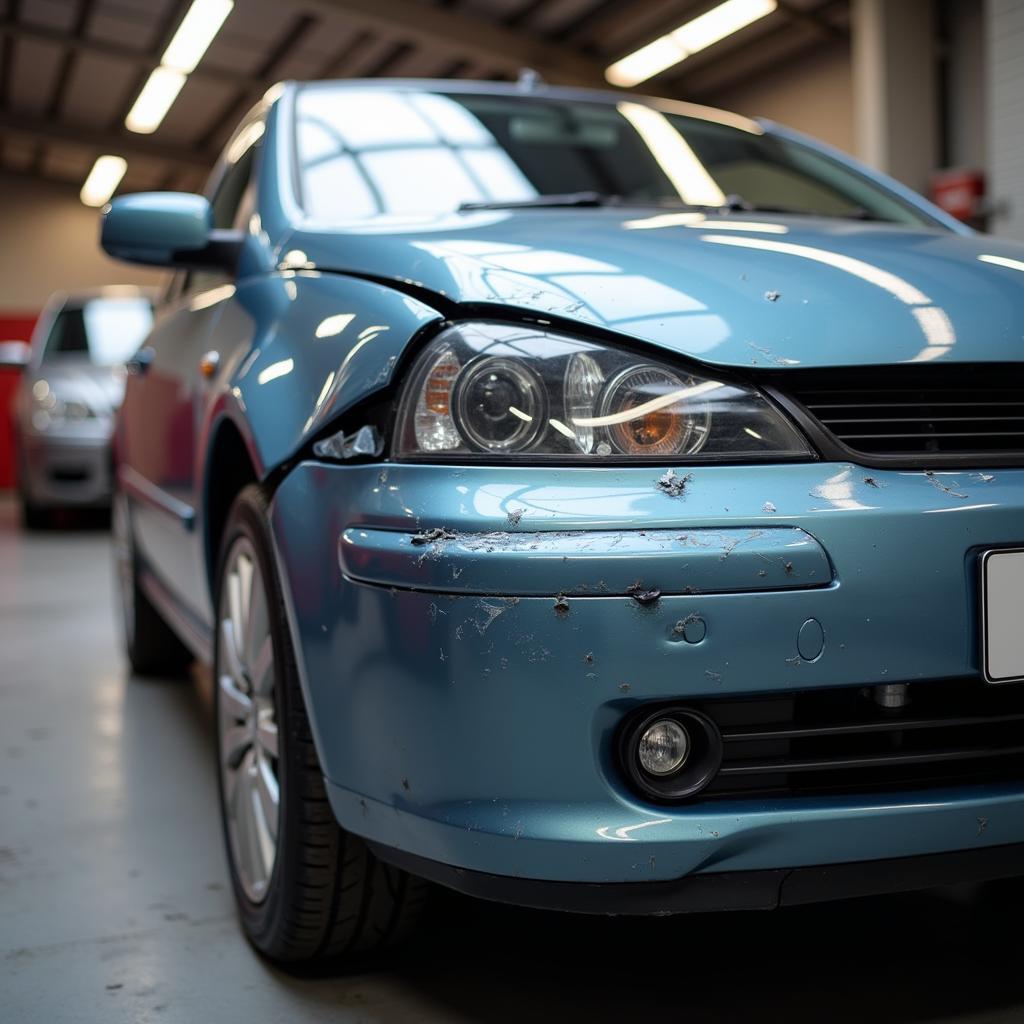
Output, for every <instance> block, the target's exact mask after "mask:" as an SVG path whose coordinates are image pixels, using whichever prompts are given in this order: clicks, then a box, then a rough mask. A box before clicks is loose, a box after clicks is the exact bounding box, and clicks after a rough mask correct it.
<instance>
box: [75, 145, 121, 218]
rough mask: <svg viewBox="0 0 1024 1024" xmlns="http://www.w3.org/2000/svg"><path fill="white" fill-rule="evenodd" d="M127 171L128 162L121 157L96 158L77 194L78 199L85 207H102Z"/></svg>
mask: <svg viewBox="0 0 1024 1024" xmlns="http://www.w3.org/2000/svg"><path fill="white" fill-rule="evenodd" d="M127 169H128V161H127V160H125V158H124V157H122V156H109V155H108V156H100V157H97V158H96V163H94V164H93V165H92V170H91V171H90V172H89V177H87V178H86V179H85V184H84V185H83V186H82V191H81V192H79V193H78V196H79V198H80V199H81V200H82V202H83V203H85V205H86V206H102V205H103V204H104V203H105V202H106V201H107V200H108V199H109V198H110V197H111V196H112V195H113V194H114V190H115V189H116V188H117V186H118V185H120V184H121V179H122V178H123V177H124V172H125V171H126V170H127Z"/></svg>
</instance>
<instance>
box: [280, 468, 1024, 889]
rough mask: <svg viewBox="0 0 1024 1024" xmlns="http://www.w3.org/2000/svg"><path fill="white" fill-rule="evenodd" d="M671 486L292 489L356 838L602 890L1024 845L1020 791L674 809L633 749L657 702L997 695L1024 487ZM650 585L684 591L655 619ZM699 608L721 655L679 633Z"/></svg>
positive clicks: (290, 480) (317, 703) (308, 614)
mask: <svg viewBox="0 0 1024 1024" xmlns="http://www.w3.org/2000/svg"><path fill="white" fill-rule="evenodd" d="M661 471H662V470H660V469H659V470H654V469H618V468H602V469H596V470H595V469H573V470H568V469H521V470H520V469H511V468H473V469H451V468H441V467H430V466H386V467H385V466H362V467H344V466H323V465H318V464H311V463H309V464H303V465H300V466H299V467H297V468H296V469H295V470H294V471H293V472H292V473H291V474H290V475H289V476H288V477H287V478H286V479H285V480H284V482H283V483H282V484H281V486H280V488H279V490H278V492H277V494H276V496H275V499H274V504H273V530H274V535H275V541H276V545H277V554H278V559H279V562H280V565H281V569H282V574H283V576H284V580H285V589H286V600H287V603H288V606H289V614H290V616H291V618H292V625H293V630H294V633H295V637H296V642H297V649H298V657H299V663H300V669H301V672H302V676H303V685H304V687H305V690H306V698H307V704H308V706H309V709H310V714H311V718H312V721H313V728H314V734H315V737H316V742H317V748H318V751H319V753H320V758H321V763H322V765H323V768H324V772H325V775H326V777H327V779H328V789H329V793H330V797H331V801H332V805H333V807H334V810H335V813H336V815H337V817H338V819H339V821H340V822H341V824H342V825H344V826H345V827H347V828H349V829H351V830H353V831H355V832H357V833H360V834H362V835H364V836H366V837H368V838H370V839H372V840H374V841H376V842H378V843H381V844H383V845H385V846H388V847H392V848H396V849H399V850H404V851H406V852H408V853H411V854H414V855H417V856H420V857H424V858H429V859H431V860H435V861H441V862H444V863H446V864H450V865H455V866H458V867H464V868H468V869H473V870H477V871H484V872H489V873H492V874H504V875H510V876H519V877H525V878H536V879H549V880H560V881H573V880H575V881H588V882H589V881H593V882H619V881H635V880H638V879H652V880H668V879H672V878H678V877H680V876H682V875H684V874H687V873H690V872H695V871H697V872H712V871H714V872H723V871H746V870H759V869H774V868H786V867H797V866H803V865H820V864H828V863H840V862H852V861H860V860H874V859H885V858H893V857H907V856H916V855H922V854H929V853H938V852H943V851H952V850H960V849H972V848H976V847H982V846H986V845H999V844H1007V843H1015V842H1022V841H1024V791H1022V788H1021V787H1013V786H992V785H988V786H972V787H963V788H958V789H955V790H943V791H937V790H928V791H922V792H908V793H905V794H892V793H887V794H885V795H884V796H873V795H862V796H858V795H856V794H854V795H849V796H844V797H836V798H830V799H824V798H800V799H796V798H794V799H777V800H771V801H768V800H761V799H759V800H747V801H737V800H729V801H725V800H723V801H721V802H718V803H711V802H708V803H703V804H698V805H694V806H692V807H689V808H687V807H672V808H664V807H657V806H653V805H650V804H646V803H644V802H643V801H641V800H640V799H638V798H637V797H636V796H635V795H633V794H632V793H631V792H629V791H628V790H627V789H626V788H625V786H624V784H623V783H622V781H621V780H620V778H619V776H618V773H617V771H616V768H615V765H614V762H613V757H612V749H611V748H612V744H611V737H612V736H613V734H614V732H615V729H616V727H617V725H618V723H619V722H620V721H621V718H622V716H623V715H624V714H626V713H627V712H628V711H629V710H630V709H632V708H634V707H636V706H637V705H638V704H639V703H642V702H646V701H654V700H665V699H673V700H680V701H682V702H685V701H686V700H687V699H690V698H697V697H702V696H703V697H707V696H722V695H729V694H740V693H764V692H769V691H780V690H786V689H795V688H799V689H808V688H815V687H833V686H861V685H870V684H874V683H881V682H889V683H891V682H900V681H913V680H928V679H942V678H949V677H960V676H969V675H974V674H977V671H978V633H977V618H978V617H977V594H976V590H977V556H978V553H979V552H980V551H981V550H984V549H985V548H986V547H989V546H999V545H1010V544H1020V543H1021V542H1022V541H1024V514H1022V513H1024V497H1022V495H1024V487H1022V485H1024V472H1020V471H1012V470H995V471H990V472H978V473H969V472H964V473H959V474H950V475H948V476H947V475H945V474H939V475H937V476H931V477H928V476H925V475H924V474H922V473H920V472H884V473H883V472H878V471H864V470H860V469H858V468H857V467H851V466H847V465H822V464H817V465H813V464H808V465H790V466H785V467H781V466H779V467H714V468H706V469H699V470H695V471H694V479H693V481H692V483H691V484H690V486H689V487H688V488H687V492H686V494H685V496H684V497H681V498H671V497H668V496H667V495H664V494H661V493H660V492H658V490H657V489H656V488H655V486H654V481H655V480H656V479H657V477H658V476H659V475H660V472H661ZM432 529H433V530H444V531H450V532H451V533H454V534H455V536H454V537H451V536H449V535H448V534H447V533H442V534H423V533H422V531H425V530H432ZM417 537H418V538H419V539H420V542H419V543H414V540H415V539H416V538H417ZM488 538H489V539H488ZM683 538H688V539H683ZM694 538H696V539H694ZM787 546H788V547H787ZM787 551H788V554H787ZM787 565H788V566H789V568H788V569H787ZM762 573H764V575H762ZM637 583H640V584H641V585H642V589H644V590H648V591H650V590H657V591H660V593H661V595H662V596H661V597H660V599H658V600H656V601H653V602H648V603H645V604H641V603H640V602H638V601H637V600H636V599H635V598H634V597H632V596H630V590H631V588H634V585H635V584H637ZM560 594H562V595H567V596H568V610H566V609H565V606H564V605H561V606H560V610H559V608H556V601H555V598H556V597H557V596H558V595H560ZM691 615H697V616H699V617H700V618H701V619H702V620H703V621H704V623H705V624H706V636H705V638H704V639H703V641H702V642H700V643H688V642H685V640H683V639H681V637H680V634H679V631H678V630H676V629H675V626H676V623H678V622H680V621H681V620H685V619H686V618H687V617H689V616H691ZM809 618H815V619H817V620H818V621H819V622H820V623H821V625H822V627H823V629H824V634H825V646H824V650H823V651H822V653H821V655H820V657H817V658H816V659H815V660H814V661H806V660H803V659H801V657H800V656H799V654H798V649H797V637H798V634H799V631H800V628H801V626H802V624H803V623H805V622H806V621H807V619H809ZM982 822H983V824H981V823H982Z"/></svg>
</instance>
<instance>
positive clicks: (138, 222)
mask: <svg viewBox="0 0 1024 1024" xmlns="http://www.w3.org/2000/svg"><path fill="white" fill-rule="evenodd" d="M212 225H213V212H212V210H211V209H210V203H209V201H208V200H207V199H205V198H204V197H203V196H195V195H191V194H190V193H187V192H138V193H136V194H134V195H128V196H121V197H120V198H119V199H115V200H114V201H113V202H112V203H110V204H109V205H108V206H107V208H106V209H105V210H104V213H103V226H102V228H101V230H100V245H101V246H103V249H104V251H105V252H106V253H107V254H108V255H110V256H113V257H114V258H115V259H119V260H127V261H128V262H129V263H145V264H147V265H148V266H156V267H219V268H222V269H223V268H228V269H231V268H233V267H234V265H235V263H236V262H237V260H238V254H239V251H240V249H241V246H242V233H241V232H240V231H225V230H221V229H217V228H214V227H213V226H212Z"/></svg>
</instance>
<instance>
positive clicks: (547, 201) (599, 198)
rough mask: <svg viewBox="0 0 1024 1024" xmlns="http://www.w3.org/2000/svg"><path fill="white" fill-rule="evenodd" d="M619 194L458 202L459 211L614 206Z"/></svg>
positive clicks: (587, 194) (558, 194) (596, 193)
mask: <svg viewBox="0 0 1024 1024" xmlns="http://www.w3.org/2000/svg"><path fill="white" fill-rule="evenodd" d="M621 201H622V200H621V199H620V197H619V196H609V195H605V194H604V193H602V192H562V193H559V192H553V193H551V194H550V195H546V196H533V197H532V198H530V199H496V200H491V201H487V200H485V201H483V202H473V203H460V204H459V212H460V213H463V212H466V211H469V210H520V209H524V210H528V209H530V208H532V207H542V206H614V205H616V204H617V203H619V202H621Z"/></svg>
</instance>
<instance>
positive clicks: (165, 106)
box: [124, 67, 188, 135]
mask: <svg viewBox="0 0 1024 1024" xmlns="http://www.w3.org/2000/svg"><path fill="white" fill-rule="evenodd" d="M187 77H188V76H187V75H186V74H185V73H184V72H183V71H175V70H173V69H172V68H164V67H160V68H154V69H153V72H152V73H151V74H150V76H149V78H148V79H147V80H146V84H145V85H144V86H143V87H142V92H140V93H139V98H138V99H137V100H136V101H135V103H134V104H133V106H132V109H131V110H129V111H128V116H127V117H126V118H125V119H124V126H125V128H127V129H128V131H130V132H138V133H139V134H140V135H149V134H150V132H155V131H156V130H157V128H159V127H160V122H161V121H162V120H163V119H164V117H165V115H166V114H167V111H168V110H170V109H171V104H172V103H173V102H174V101H175V100H176V99H177V98H178V93H179V92H181V87H182V86H183V85H184V84H185V79H186V78H187Z"/></svg>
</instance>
